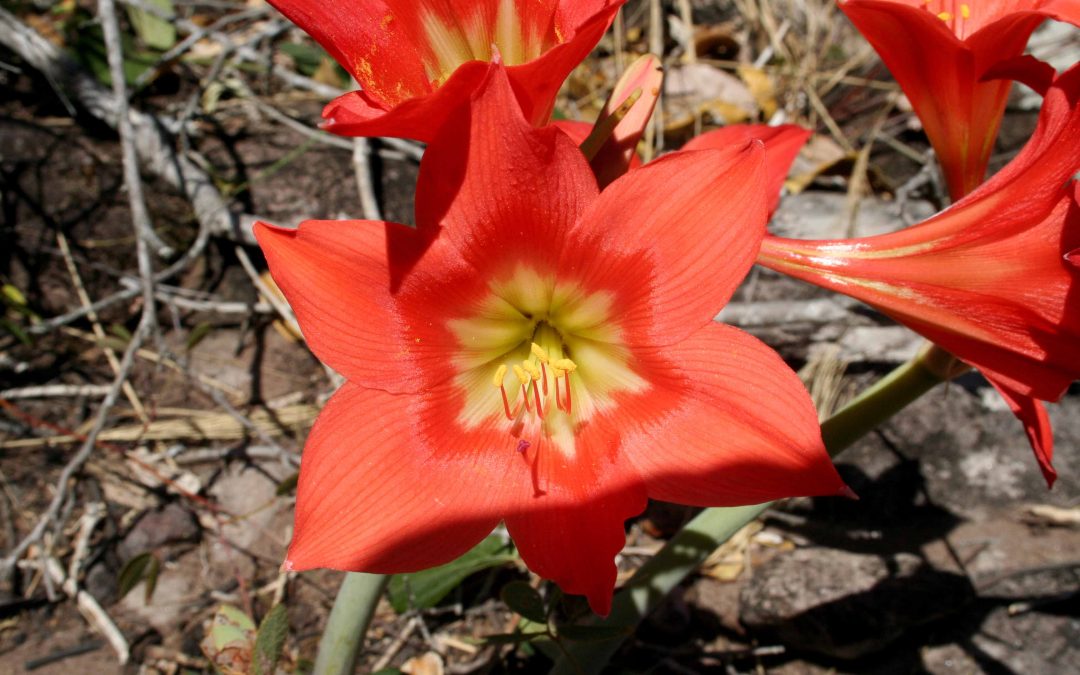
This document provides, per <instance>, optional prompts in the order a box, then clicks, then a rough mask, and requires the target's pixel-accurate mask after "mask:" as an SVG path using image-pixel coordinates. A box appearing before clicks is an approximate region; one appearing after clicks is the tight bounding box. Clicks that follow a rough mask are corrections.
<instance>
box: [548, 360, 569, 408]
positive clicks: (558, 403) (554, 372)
mask: <svg viewBox="0 0 1080 675" xmlns="http://www.w3.org/2000/svg"><path fill="white" fill-rule="evenodd" d="M565 374H566V373H565V372H564V371H562V370H559V369H558V368H556V367H555V365H554V364H552V366H551V377H552V379H554V380H555V407H556V408H558V409H559V410H566V408H565V407H564V406H563V402H562V396H561V395H560V394H559V378H561V377H562V376H563V375H565Z"/></svg>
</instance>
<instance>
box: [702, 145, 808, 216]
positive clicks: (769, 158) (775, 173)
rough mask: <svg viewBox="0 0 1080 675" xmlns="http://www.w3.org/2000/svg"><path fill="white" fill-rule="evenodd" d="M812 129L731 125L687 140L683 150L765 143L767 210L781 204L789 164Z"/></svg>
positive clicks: (771, 209)
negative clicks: (769, 199) (768, 201)
mask: <svg viewBox="0 0 1080 675" xmlns="http://www.w3.org/2000/svg"><path fill="white" fill-rule="evenodd" d="M811 134H813V132H812V131H810V130H809V129H804V128H803V127H800V126H798V125H796V124H780V125H777V126H773V127H770V126H768V125H765V124H732V125H730V126H726V127H722V128H720V129H716V130H713V131H709V132H706V133H704V134H701V135H700V136H696V137H695V138H692V139H690V142H689V143H687V144H686V145H684V146H683V150H707V149H710V148H711V149H720V148H723V147H725V146H729V145H744V144H746V142H747V141H750V140H753V139H757V140H759V141H761V142H763V143H764V144H765V185H766V189H767V190H768V194H769V195H770V198H771V199H772V202H771V204H770V206H769V210H770V211H775V210H776V207H777V206H778V205H779V204H780V190H781V189H783V187H784V181H785V180H787V175H788V172H789V171H791V163H792V162H794V161H795V157H797V156H798V154H799V150H802V147H803V146H804V145H805V144H806V141H808V140H809V139H810V136H811Z"/></svg>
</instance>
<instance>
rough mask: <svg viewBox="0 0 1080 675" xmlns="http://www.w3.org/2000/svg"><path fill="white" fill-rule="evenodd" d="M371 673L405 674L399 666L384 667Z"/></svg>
mask: <svg viewBox="0 0 1080 675" xmlns="http://www.w3.org/2000/svg"><path fill="white" fill-rule="evenodd" d="M371 675H404V673H402V672H401V671H400V670H398V669H397V668H383V669H382V670H376V671H375V672H374V673H372V674H371Z"/></svg>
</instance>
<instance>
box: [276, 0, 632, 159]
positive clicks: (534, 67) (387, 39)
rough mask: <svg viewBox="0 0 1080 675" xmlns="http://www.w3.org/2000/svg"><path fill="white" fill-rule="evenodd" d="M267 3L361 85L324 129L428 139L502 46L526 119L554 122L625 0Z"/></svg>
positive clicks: (332, 107) (333, 107) (340, 101)
mask: <svg viewBox="0 0 1080 675" xmlns="http://www.w3.org/2000/svg"><path fill="white" fill-rule="evenodd" d="M269 2H270V4H272V5H273V6H274V7H276V8H277V9H278V10H280V11H281V13H282V14H284V15H285V16H286V17H288V18H289V20H291V21H293V22H294V23H296V24H297V25H298V26H300V27H301V28H303V29H304V30H305V31H307V32H308V33H309V34H310V35H311V36H312V37H313V38H315V39H316V40H317V41H318V42H319V44H321V45H322V46H323V47H324V48H325V49H326V50H327V52H329V53H330V55H331V56H333V57H334V59H336V60H337V62H338V63H340V64H341V65H342V67H343V68H345V70H347V71H348V72H349V73H350V74H351V75H352V76H353V77H354V78H356V81H357V82H359V83H360V87H361V90H360V91H356V92H351V93H349V94H345V95H344V96H341V97H339V98H337V99H336V100H334V101H332V102H331V103H330V104H329V105H327V106H326V108H325V109H324V110H323V117H324V118H325V119H326V122H325V124H324V128H325V129H327V130H328V131H331V132H333V133H336V134H341V135H344V136H400V137H403V138H413V139H416V140H420V141H430V140H431V139H432V137H433V136H434V134H435V132H436V131H437V130H438V128H439V126H440V125H441V124H442V121H443V120H444V119H446V116H447V115H448V113H449V111H450V110H452V109H453V108H454V107H455V106H456V105H457V104H459V103H461V102H462V101H464V100H465V99H466V98H467V97H468V96H469V94H470V93H471V92H472V91H473V90H474V89H475V88H476V86H477V85H478V84H479V83H480V81H481V80H482V79H483V78H484V73H485V72H486V70H487V67H486V64H485V63H484V62H488V61H492V60H494V59H495V58H496V53H497V54H498V58H500V59H501V60H502V62H503V63H504V64H506V65H507V66H509V69H508V72H509V75H510V82H511V84H512V85H513V87H514V92H515V93H516V94H517V97H518V100H519V102H520V104H521V107H522V108H523V109H524V111H525V116H526V118H527V119H529V120H530V121H531V122H532V123H533V124H536V125H543V124H546V123H547V121H548V119H549V118H550V117H551V111H552V108H553V107H554V105H555V95H556V93H557V92H558V90H559V87H560V86H561V85H562V83H563V80H565V79H566V76H567V75H568V74H569V73H570V71H571V70H573V69H574V67H575V66H577V65H578V64H579V63H581V61H582V60H583V59H584V58H585V56H587V55H588V53H589V52H590V51H591V50H592V48H593V47H594V46H596V43H597V42H599V41H600V38H601V36H603V34H604V31H606V30H607V27H608V25H609V24H610V23H611V21H612V19H613V18H614V16H615V12H617V11H618V9H619V7H620V6H622V4H623V2H625V0H353V1H351V2H324V1H322V0H269Z"/></svg>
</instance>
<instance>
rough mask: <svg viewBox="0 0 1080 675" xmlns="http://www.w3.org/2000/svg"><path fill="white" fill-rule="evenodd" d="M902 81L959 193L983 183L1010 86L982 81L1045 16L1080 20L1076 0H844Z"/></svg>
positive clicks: (853, 19)
mask: <svg viewBox="0 0 1080 675" xmlns="http://www.w3.org/2000/svg"><path fill="white" fill-rule="evenodd" d="M840 8H841V9H842V10H843V11H844V13H845V14H847V16H848V18H849V19H851V22H852V23H854V24H855V26H856V27H857V28H858V29H859V31H860V32H861V33H862V34H863V36H865V37H866V39H867V40H869V42H870V44H872V45H873V46H874V49H876V50H877V52H878V54H879V55H880V56H881V60H882V61H884V62H885V65H886V66H888V68H889V70H890V71H891V72H892V74H893V77H895V78H896V81H897V82H898V83H899V84H900V86H901V87H902V88H903V90H904V93H905V94H907V97H908V99H910V100H911V105H912V106H913V107H914V108H915V112H916V113H917V114H918V116H919V119H920V120H921V121H922V124H923V128H924V129H925V130H926V135H927V136H929V138H930V143H931V144H932V145H933V146H934V150H935V151H936V152H937V156H938V160H939V161H940V162H941V166H942V169H943V171H944V173H945V179H946V182H947V183H948V186H949V192H950V194H951V195H952V198H953V199H954V200H957V199H960V198H961V197H963V196H964V195H966V194H967V193H969V192H971V191H972V190H974V189H975V188H976V187H977V186H978V185H979V184H980V183H982V181H983V178H984V176H985V175H986V166H987V164H988V162H989V160H990V153H991V152H993V149H994V140H995V139H996V138H997V133H998V127H999V126H1000V124H1001V117H1002V115H1003V114H1004V112H1005V103H1006V100H1007V99H1008V95H1009V88H1010V87H1011V86H1012V82H1009V81H1007V80H990V81H984V80H983V76H984V75H985V74H986V73H987V72H988V71H989V70H990V69H991V68H993V67H994V66H995V65H996V64H998V63H999V62H1001V61H1008V60H1010V59H1014V58H1015V57H1017V56H1019V55H1020V54H1022V53H1023V52H1024V49H1025V47H1026V46H1027V41H1028V38H1029V37H1031V33H1032V31H1034V30H1035V28H1036V27H1037V26H1038V25H1039V24H1040V23H1042V22H1043V20H1045V19H1046V18H1051V19H1056V20H1058V21H1068V22H1069V23H1072V24H1077V25H1080V2H1078V1H1077V0H996V1H995V2H984V1H979V0H968V1H967V2H957V1H956V0H841V2H840Z"/></svg>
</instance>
